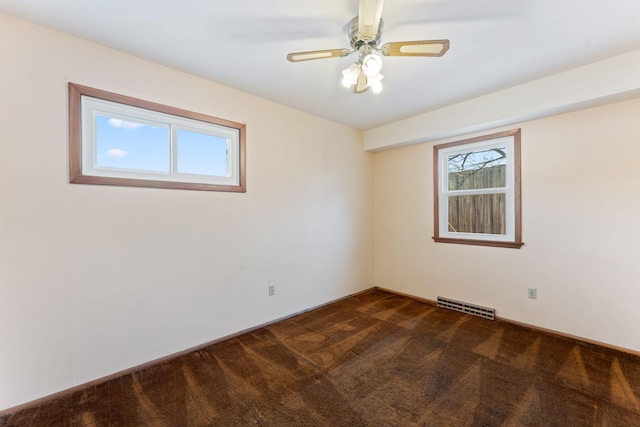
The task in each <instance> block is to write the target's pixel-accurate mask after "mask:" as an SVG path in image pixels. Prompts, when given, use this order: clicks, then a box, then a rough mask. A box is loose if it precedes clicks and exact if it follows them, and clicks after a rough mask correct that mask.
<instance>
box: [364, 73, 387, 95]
mask: <svg viewBox="0 0 640 427" xmlns="http://www.w3.org/2000/svg"><path fill="white" fill-rule="evenodd" d="M382 79H384V76H383V75H382V74H380V73H378V74H376V75H375V76H371V77H367V86H369V87H370V88H371V90H372V91H373V93H380V92H382V82H381V80H382Z"/></svg>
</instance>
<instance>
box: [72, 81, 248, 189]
mask: <svg viewBox="0 0 640 427" xmlns="http://www.w3.org/2000/svg"><path fill="white" fill-rule="evenodd" d="M69 111H70V113H69V141H70V142H69V144H70V152H69V155H70V164H69V166H70V182H72V183H79V184H103V185H121V186H139V187H156V188H175V189H193V190H209V191H231V192H245V191H246V189H245V188H246V187H245V185H246V176H245V173H246V172H245V153H244V150H245V125H244V124H239V123H235V122H231V121H228V120H224V119H218V118H216V117H211V116H206V115H202V114H198V113H193V112H189V111H185V110H180V109H177V108H174V107H169V106H164V105H161V104H155V103H152V102H148V101H143V100H139V99H136V98H130V97H126V96H123V95H118V94H113V93H110V92H105V91H101V90H99V89H93V88H88V87H85V86H80V85H76V84H73V83H70V84H69ZM98 115H102V116H108V117H115V118H120V119H122V120H127V121H134V122H138V123H144V124H150V125H153V126H159V127H164V128H167V129H169V139H170V141H169V145H170V150H171V152H170V165H169V170H170V171H169V173H162V172H153V171H142V170H132V169H119V168H111V167H99V166H98V165H97V153H96V129H95V123H96V117H97V116H98ZM178 130H186V131H192V132H197V133H202V134H207V135H212V136H216V137H221V138H224V139H226V141H227V175H226V176H212V175H199V174H185V173H178V172H177V164H178V163H177V162H178V157H177V156H178V155H177V146H176V144H175V141H176V140H177V138H176V135H177V132H178Z"/></svg>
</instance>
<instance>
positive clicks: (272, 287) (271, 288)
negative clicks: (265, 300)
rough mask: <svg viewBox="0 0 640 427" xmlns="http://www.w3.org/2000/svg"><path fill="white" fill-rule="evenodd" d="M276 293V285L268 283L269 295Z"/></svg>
mask: <svg viewBox="0 0 640 427" xmlns="http://www.w3.org/2000/svg"><path fill="white" fill-rule="evenodd" d="M275 294H276V285H269V296H270V297H272V296H274V295H275Z"/></svg>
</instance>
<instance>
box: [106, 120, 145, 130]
mask: <svg viewBox="0 0 640 427" xmlns="http://www.w3.org/2000/svg"><path fill="white" fill-rule="evenodd" d="M108 123H109V124H110V125H111V126H113V127H114V128H122V129H138V128H139V127H142V126H144V125H143V124H142V123H135V122H128V121H126V120H121V119H109V121H108Z"/></svg>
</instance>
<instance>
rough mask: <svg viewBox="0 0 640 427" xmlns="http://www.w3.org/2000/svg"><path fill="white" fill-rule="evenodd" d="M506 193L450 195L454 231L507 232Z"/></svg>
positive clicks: (451, 228)
mask: <svg viewBox="0 0 640 427" xmlns="http://www.w3.org/2000/svg"><path fill="white" fill-rule="evenodd" d="M505 200H506V196H505V193H496V194H477V195H472V196H450V197H449V214H448V218H449V224H448V228H449V231H450V232H453V233H480V234H506V233H507V230H506V228H507V227H506V203H505Z"/></svg>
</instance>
